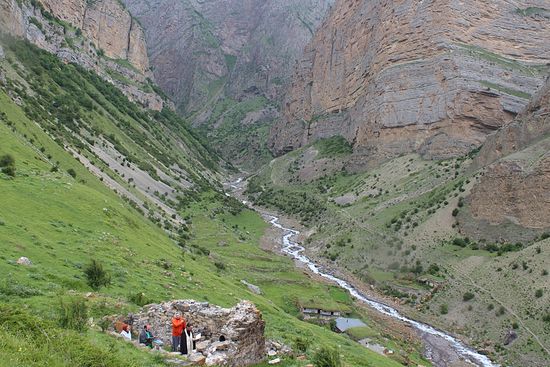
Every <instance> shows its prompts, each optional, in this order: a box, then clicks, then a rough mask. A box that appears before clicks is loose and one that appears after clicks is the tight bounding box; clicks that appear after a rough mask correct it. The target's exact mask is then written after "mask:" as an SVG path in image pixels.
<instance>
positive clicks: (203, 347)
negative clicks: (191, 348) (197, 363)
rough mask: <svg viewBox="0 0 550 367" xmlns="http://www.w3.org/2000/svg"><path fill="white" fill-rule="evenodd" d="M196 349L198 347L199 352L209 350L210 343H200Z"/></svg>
mask: <svg viewBox="0 0 550 367" xmlns="http://www.w3.org/2000/svg"><path fill="white" fill-rule="evenodd" d="M196 347H197V352H202V351H205V350H206V349H207V348H208V342H207V341H202V342H198V343H197V345H196Z"/></svg>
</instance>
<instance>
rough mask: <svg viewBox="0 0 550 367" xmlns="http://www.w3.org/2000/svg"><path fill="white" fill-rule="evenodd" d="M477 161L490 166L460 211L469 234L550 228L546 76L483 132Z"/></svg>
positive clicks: (503, 235) (528, 233)
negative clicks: (497, 125) (519, 106)
mask: <svg viewBox="0 0 550 367" xmlns="http://www.w3.org/2000/svg"><path fill="white" fill-rule="evenodd" d="M492 162H494V163H492ZM475 163H477V166H485V165H488V166H487V167H486V169H485V172H484V175H483V176H482V178H481V179H480V180H479V182H478V183H477V184H476V185H475V186H474V187H473V189H472V193H471V195H470V196H469V197H468V199H467V204H468V213H466V214H465V215H463V216H461V217H459V222H460V223H462V228H463V230H464V231H465V232H466V233H467V234H468V235H470V236H472V237H474V238H486V239H496V240H500V239H502V240H506V241H510V242H511V241H525V240H531V239H532V238H533V237H534V236H536V235H538V234H540V233H542V232H544V231H546V230H548V229H550V218H549V217H548V208H550V80H548V81H547V83H546V85H545V86H544V87H543V88H542V90H541V91H540V93H539V94H538V96H537V97H536V98H534V99H533V101H532V102H531V103H530V104H529V106H528V108H527V109H526V110H525V111H524V112H523V113H521V114H520V115H519V116H518V118H517V119H516V120H515V121H514V122H513V123H511V124H509V125H506V126H505V127H503V128H502V129H501V130H499V131H498V132H496V133H495V134H493V135H491V136H489V137H488V138H487V141H486V142H485V144H484V145H483V148H482V149H481V151H480V153H479V156H478V157H477V158H476V161H475Z"/></svg>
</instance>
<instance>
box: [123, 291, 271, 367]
mask: <svg viewBox="0 0 550 367" xmlns="http://www.w3.org/2000/svg"><path fill="white" fill-rule="evenodd" d="M176 312H180V313H182V314H183V316H184V317H185V319H186V320H187V322H189V323H191V324H192V326H193V329H194V332H195V334H198V333H200V334H201V339H200V341H198V342H197V352H198V353H202V354H203V355H204V356H205V357H206V359H205V362H206V364H207V365H214V364H215V365H218V366H248V365H252V364H257V363H260V362H261V361H262V360H263V359H264V358H265V353H266V350H265V349H266V346H265V344H266V343H265V336H264V329H265V322H264V321H263V319H262V315H261V313H260V311H258V309H257V308H256V307H255V306H254V305H253V304H252V303H250V302H248V301H241V302H240V303H239V304H238V305H236V306H235V307H233V308H221V307H218V306H213V305H210V304H209V303H207V302H197V301H192V300H179V301H171V302H165V303H162V304H152V305H147V306H145V307H144V308H143V309H142V311H141V312H139V313H137V314H133V315H130V316H129V318H130V319H131V320H132V323H133V330H134V332H138V331H139V330H141V329H142V328H143V326H144V325H146V324H150V325H151V326H152V330H153V332H154V334H155V336H156V337H157V338H159V339H160V340H162V341H163V342H164V344H165V345H170V344H171V335H172V328H171V318H172V317H173V316H174V314H175V313H176Z"/></svg>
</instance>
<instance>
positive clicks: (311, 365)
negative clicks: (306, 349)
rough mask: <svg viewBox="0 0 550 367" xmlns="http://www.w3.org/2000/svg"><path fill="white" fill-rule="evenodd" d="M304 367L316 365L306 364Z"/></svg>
mask: <svg viewBox="0 0 550 367" xmlns="http://www.w3.org/2000/svg"><path fill="white" fill-rule="evenodd" d="M304 367H314V366H313V365H312V364H311V363H309V364H306V365H305V366H304Z"/></svg>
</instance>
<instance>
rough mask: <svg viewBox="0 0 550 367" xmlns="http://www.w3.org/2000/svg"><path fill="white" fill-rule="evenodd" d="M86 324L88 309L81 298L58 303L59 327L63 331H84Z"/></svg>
mask: <svg viewBox="0 0 550 367" xmlns="http://www.w3.org/2000/svg"><path fill="white" fill-rule="evenodd" d="M87 322H88V307H87V306H86V303H85V302H84V300H83V299H81V298H75V299H71V300H69V301H63V300H61V302H60V308H59V325H60V326H61V327H63V328H65V329H72V330H76V331H84V330H86V325H87Z"/></svg>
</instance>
